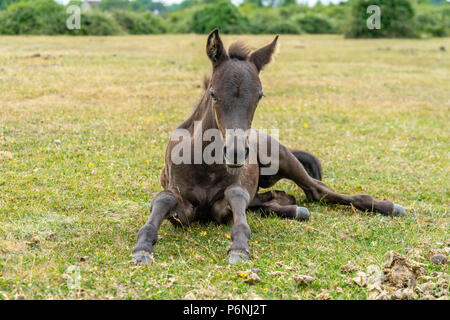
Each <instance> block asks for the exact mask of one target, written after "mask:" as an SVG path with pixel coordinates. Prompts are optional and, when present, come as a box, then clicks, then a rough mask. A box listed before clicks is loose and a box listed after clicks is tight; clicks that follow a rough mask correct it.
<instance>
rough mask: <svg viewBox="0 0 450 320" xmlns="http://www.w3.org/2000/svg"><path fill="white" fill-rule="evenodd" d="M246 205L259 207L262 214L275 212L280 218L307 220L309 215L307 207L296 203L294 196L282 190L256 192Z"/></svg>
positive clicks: (255, 208) (253, 207)
mask: <svg viewBox="0 0 450 320" xmlns="http://www.w3.org/2000/svg"><path fill="white" fill-rule="evenodd" d="M248 207H249V209H251V210H258V209H259V210H260V211H261V212H262V213H263V214H270V213H276V214H277V215H278V216H279V217H281V218H287V219H295V220H299V221H304V220H309V218H310V216H311V214H310V213H309V210H308V209H306V208H304V207H299V206H297V205H296V201H295V197H294V196H291V195H288V194H286V193H285V192H283V191H276V190H272V191H268V192H265V193H258V194H256V195H255V197H254V198H253V200H252V201H251V202H250V204H249V206H248Z"/></svg>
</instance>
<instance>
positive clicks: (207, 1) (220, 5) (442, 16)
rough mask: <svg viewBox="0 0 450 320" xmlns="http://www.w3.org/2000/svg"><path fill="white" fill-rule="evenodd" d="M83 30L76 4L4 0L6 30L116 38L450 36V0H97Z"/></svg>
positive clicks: (0, 29) (0, 14) (0, 24)
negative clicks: (71, 24)
mask: <svg viewBox="0 0 450 320" xmlns="http://www.w3.org/2000/svg"><path fill="white" fill-rule="evenodd" d="M90 2H91V3H93V4H91V5H90V9H89V10H83V13H82V15H81V29H78V30H69V29H68V28H67V27H66V20H67V18H68V17H69V16H70V14H69V13H67V11H66V10H67V8H68V7H69V6H70V5H79V6H81V5H82V4H83V1H71V2H70V3H69V4H67V5H62V4H60V3H57V2H55V1H54V0H0V34H10V35H14V34H48V35H57V34H69V35H117V34H160V33H208V32H210V31H211V30H212V29H213V28H215V27H219V28H220V30H221V32H222V33H231V34H240V33H249V34H302V33H311V34H330V33H334V34H344V35H345V36H346V37H351V38H380V37H383V38H402V37H446V36H449V35H450V2H448V1H446V0H370V1H368V0H347V1H343V2H341V3H339V4H328V5H324V4H322V3H321V2H320V1H319V2H318V3H317V4H316V5H314V6H308V5H305V4H301V3H297V1H295V0H243V1H241V2H240V4H239V5H235V4H234V3H232V2H231V1H230V0H217V1H213V0H184V1H183V2H181V3H178V4H171V5H166V4H164V3H162V2H157V1H152V0H134V1H131V0H130V1H129V0H102V1H101V2H100V1H90ZM369 5H378V6H379V7H380V8H381V15H382V16H381V29H379V30H377V29H375V30H369V29H368V28H367V26H366V21H367V19H368V17H369V16H370V13H367V7H368V6H369Z"/></svg>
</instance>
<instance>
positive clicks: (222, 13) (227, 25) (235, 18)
mask: <svg viewBox="0 0 450 320" xmlns="http://www.w3.org/2000/svg"><path fill="white" fill-rule="evenodd" d="M247 26H248V21H247V19H246V18H245V17H244V16H243V15H242V14H241V13H240V12H239V10H238V9H237V8H236V7H235V6H234V5H233V4H232V3H231V2H230V1H229V0H219V1H215V2H214V3H210V4H206V5H203V6H200V7H199V8H198V9H197V10H195V11H194V14H193V15H192V20H191V24H190V27H191V28H192V30H193V31H194V32H196V33H209V32H210V31H211V30H213V29H214V28H216V27H219V28H220V31H221V32H222V33H245V32H246V31H247Z"/></svg>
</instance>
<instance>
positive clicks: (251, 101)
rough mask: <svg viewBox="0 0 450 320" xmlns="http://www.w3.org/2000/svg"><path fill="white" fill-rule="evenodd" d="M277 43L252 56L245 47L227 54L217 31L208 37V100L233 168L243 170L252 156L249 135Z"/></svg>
mask: <svg viewBox="0 0 450 320" xmlns="http://www.w3.org/2000/svg"><path fill="white" fill-rule="evenodd" d="M277 40H278V36H276V37H275V39H274V40H273V41H272V43H270V44H268V45H266V46H265V47H262V48H260V49H258V50H256V51H254V52H253V53H251V54H250V52H249V50H248V49H247V47H245V46H244V45H243V44H241V43H234V44H232V45H231V46H230V48H229V50H228V52H227V51H226V49H225V47H224V46H223V43H222V40H221V39H220V37H219V31H218V30H217V29H215V30H214V31H212V32H211V33H210V35H209V36H208V42H207V45H206V53H207V55H208V57H209V59H210V60H211V62H212V65H213V73H212V76H211V82H210V85H209V87H208V89H207V90H208V94H209V98H208V99H209V101H211V103H212V107H213V110H214V114H215V117H216V122H217V125H218V127H219V130H220V132H221V134H222V137H223V139H224V141H225V146H224V160H225V163H226V164H227V166H229V167H234V168H236V167H242V166H243V165H244V163H245V159H246V158H247V157H248V155H249V147H248V141H247V138H246V136H245V132H247V130H248V129H250V128H251V125H252V121H253V115H254V114H255V110H256V107H257V106H258V102H259V101H260V100H261V98H262V97H263V96H264V94H263V91H262V86H261V81H260V80H259V72H260V71H261V70H262V69H263V67H264V66H265V65H266V64H267V63H269V62H270V60H271V58H272V55H273V54H274V52H275V49H276V46H277Z"/></svg>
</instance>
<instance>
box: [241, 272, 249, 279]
mask: <svg viewBox="0 0 450 320" xmlns="http://www.w3.org/2000/svg"><path fill="white" fill-rule="evenodd" d="M239 276H240V277H241V278H246V277H247V276H248V273H247V272H241V274H240V275H239Z"/></svg>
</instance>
